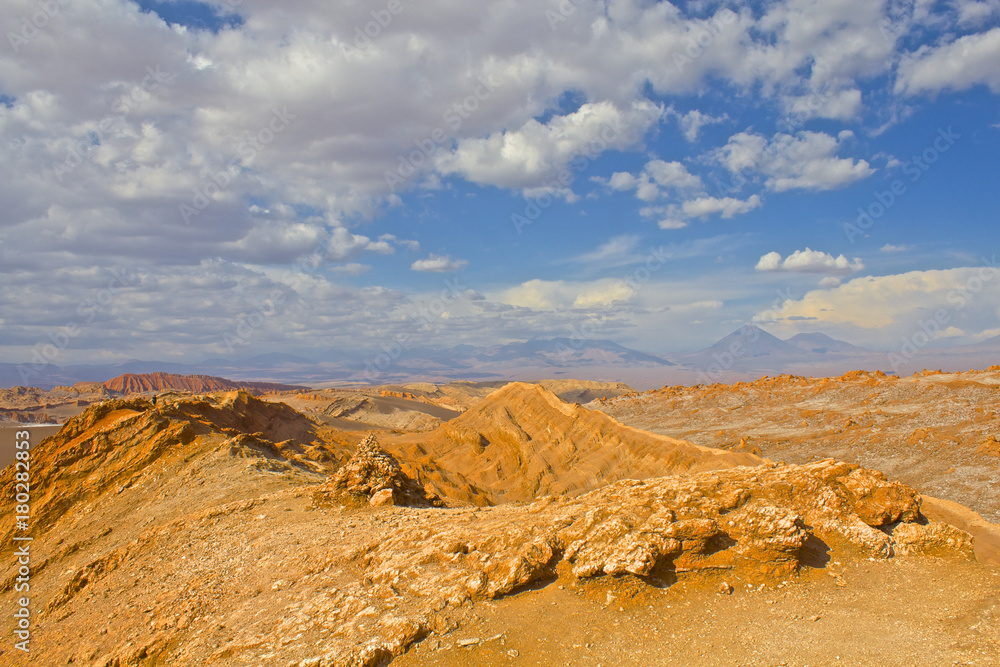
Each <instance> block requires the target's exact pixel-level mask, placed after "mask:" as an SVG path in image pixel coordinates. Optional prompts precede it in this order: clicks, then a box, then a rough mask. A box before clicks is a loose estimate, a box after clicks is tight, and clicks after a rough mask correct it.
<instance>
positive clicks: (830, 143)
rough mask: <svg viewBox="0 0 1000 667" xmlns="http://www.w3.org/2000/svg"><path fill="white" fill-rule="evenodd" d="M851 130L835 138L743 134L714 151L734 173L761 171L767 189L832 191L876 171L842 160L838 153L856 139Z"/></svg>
mask: <svg viewBox="0 0 1000 667" xmlns="http://www.w3.org/2000/svg"><path fill="white" fill-rule="evenodd" d="M852 136H853V135H852V133H851V132H849V131H844V132H841V133H840V135H839V136H838V137H832V136H830V135H828V134H825V133H823V132H810V131H802V132H798V133H796V134H795V135H790V134H783V133H779V134H776V135H775V136H774V137H773V138H772V139H771V140H770V141H768V140H766V139H765V138H764V137H763V136H761V135H759V134H752V133H749V132H740V133H739V134H735V135H733V136H732V137H730V138H729V142H728V143H727V144H726V146H724V147H722V148H720V149H718V150H717V151H715V152H714V157H715V159H716V160H717V161H718V162H720V163H721V164H723V165H724V166H725V167H726V168H727V169H729V171H730V172H732V173H734V174H740V173H741V172H745V171H748V170H749V171H756V172H760V173H761V174H763V175H764V176H765V177H766V182H765V184H766V186H767V188H768V189H770V190H774V191H775V192H784V191H786V190H792V189H796V188H799V189H805V190H832V189H834V188H840V187H843V186H846V185H850V184H851V183H853V182H855V181H858V180H860V179H863V178H867V177H868V176H870V175H871V174H873V173H874V172H875V170H874V169H872V168H871V166H870V165H869V164H868V162H866V161H865V160H854V159H852V158H840V157H837V156H836V154H837V152H838V151H839V150H840V148H841V146H842V145H843V143H844V142H845V141H846V140H848V139H850V138H851V137H852Z"/></svg>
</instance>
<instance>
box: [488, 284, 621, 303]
mask: <svg viewBox="0 0 1000 667" xmlns="http://www.w3.org/2000/svg"><path fill="white" fill-rule="evenodd" d="M633 296H634V290H633V289H632V288H631V287H629V285H627V284H626V283H625V281H623V280H621V279H615V278H604V279H601V280H594V281H567V280H540V279H534V280H528V281H526V282H524V283H521V284H520V285H517V286H515V287H512V288H509V289H507V290H504V291H502V292H500V293H499V294H497V295H496V297H495V298H496V300H497V301H499V302H501V303H505V304H508V305H511V306H518V307H521V308H530V309H533V310H559V309H588V308H598V307H607V306H611V305H612V304H615V303H622V302H626V301H628V300H630V299H631V298H632V297H633Z"/></svg>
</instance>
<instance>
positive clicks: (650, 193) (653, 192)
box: [596, 160, 702, 202]
mask: <svg viewBox="0 0 1000 667" xmlns="http://www.w3.org/2000/svg"><path fill="white" fill-rule="evenodd" d="M596 180H600V179H596ZM608 185H609V186H610V187H611V189H612V190H618V191H622V190H635V196H636V197H637V198H638V199H640V200H642V201H644V202H654V201H656V200H657V199H660V198H661V197H663V196H664V195H666V194H667V192H678V191H681V192H684V191H694V190H700V189H701V188H702V183H701V179H700V178H699V177H698V176H695V175H694V174H692V173H691V172H689V171H688V170H687V167H685V166H684V165H683V164H681V163H680V162H666V161H664V160H650V161H649V162H647V163H646V165H645V166H644V167H643V168H642V171H640V172H639V173H638V174H637V175H635V176H633V175H632V174H630V173H628V172H623V171H618V172H615V173H614V174H612V175H611V178H610V179H609V180H608ZM665 190H666V192H665Z"/></svg>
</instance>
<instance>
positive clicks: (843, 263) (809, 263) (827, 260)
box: [754, 248, 865, 285]
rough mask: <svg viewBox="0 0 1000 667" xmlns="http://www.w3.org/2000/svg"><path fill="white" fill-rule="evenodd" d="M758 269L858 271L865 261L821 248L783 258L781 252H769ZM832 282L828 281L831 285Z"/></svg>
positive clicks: (800, 251) (797, 252) (824, 271)
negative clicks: (827, 251) (837, 254)
mask: <svg viewBox="0 0 1000 667" xmlns="http://www.w3.org/2000/svg"><path fill="white" fill-rule="evenodd" d="M754 268H755V269H756V270H757V271H791V272H795V273H857V272H858V271H863V270H864V268H865V265H864V262H862V261H861V259H860V258H858V257H855V258H854V259H853V260H850V259H847V258H846V257H844V256H843V255H840V256H838V257H834V256H833V255H831V254H829V253H825V252H821V251H819V250H810V249H809V248H806V249H805V250H796V251H795V252H793V253H792V254H791V255H789V256H788V257H785V258H784V259H782V257H781V254H780V253H777V252H769V253H767V254H766V255H764V256H763V257H761V258H760V261H758V262H757V266H756V267H754ZM829 284H830V283H827V285H829Z"/></svg>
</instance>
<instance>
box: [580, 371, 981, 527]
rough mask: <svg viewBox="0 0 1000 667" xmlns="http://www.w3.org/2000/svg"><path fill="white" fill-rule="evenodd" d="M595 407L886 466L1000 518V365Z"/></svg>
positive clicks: (713, 442) (771, 383) (779, 450)
mask: <svg viewBox="0 0 1000 667" xmlns="http://www.w3.org/2000/svg"><path fill="white" fill-rule="evenodd" d="M589 407H593V408H596V409H599V410H603V411H605V412H607V413H608V414H609V415H611V416H613V417H615V418H616V419H618V420H620V421H621V422H623V423H625V424H629V425H631V426H635V427H636V428H642V429H648V430H650V431H653V432H655V433H662V434H665V435H669V436H672V437H676V438H684V439H686V440H690V441H691V442H694V443H697V444H699V445H704V446H708V447H719V448H722V449H726V450H730V451H751V452H756V453H759V454H760V455H762V456H764V457H767V458H770V459H775V460H785V461H790V462H798V463H804V462H808V461H812V460H816V459H822V458H827V457H832V458H837V459H841V460H844V461H851V462H855V463H858V464H860V465H863V466H866V467H871V468H876V469H878V470H881V471H883V472H885V473H886V474H887V475H889V476H890V477H892V478H894V479H899V480H901V481H903V482H905V483H907V484H909V485H911V486H913V487H914V488H916V489H918V490H920V491H922V492H924V493H927V494H929V495H933V496H940V497H942V498H946V499H950V500H954V501H956V502H959V503H962V504H964V505H968V506H969V507H971V508H973V509H975V510H976V511H977V512H979V513H981V514H982V515H983V516H985V517H987V518H989V519H991V520H992V521H998V520H1000V445H998V444H997V442H998V440H1000V422H998V420H997V416H998V415H1000V367H997V366H994V367H991V368H990V369H989V370H986V371H969V372H966V373H937V372H933V371H926V372H924V373H918V374H916V375H913V376H911V377H904V378H897V377H894V376H886V375H884V374H882V373H865V372H854V373H848V374H847V375H844V376H842V377H838V378H804V377H794V376H780V377H776V378H764V379H761V380H758V381H756V382H739V383H736V384H732V385H722V384H715V385H699V386H695V387H664V388H662V389H657V390H654V391H649V392H644V393H641V394H637V395H634V396H623V397H619V398H612V399H607V400H598V401H595V402H594V403H592V404H591V405H590V406H589Z"/></svg>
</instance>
